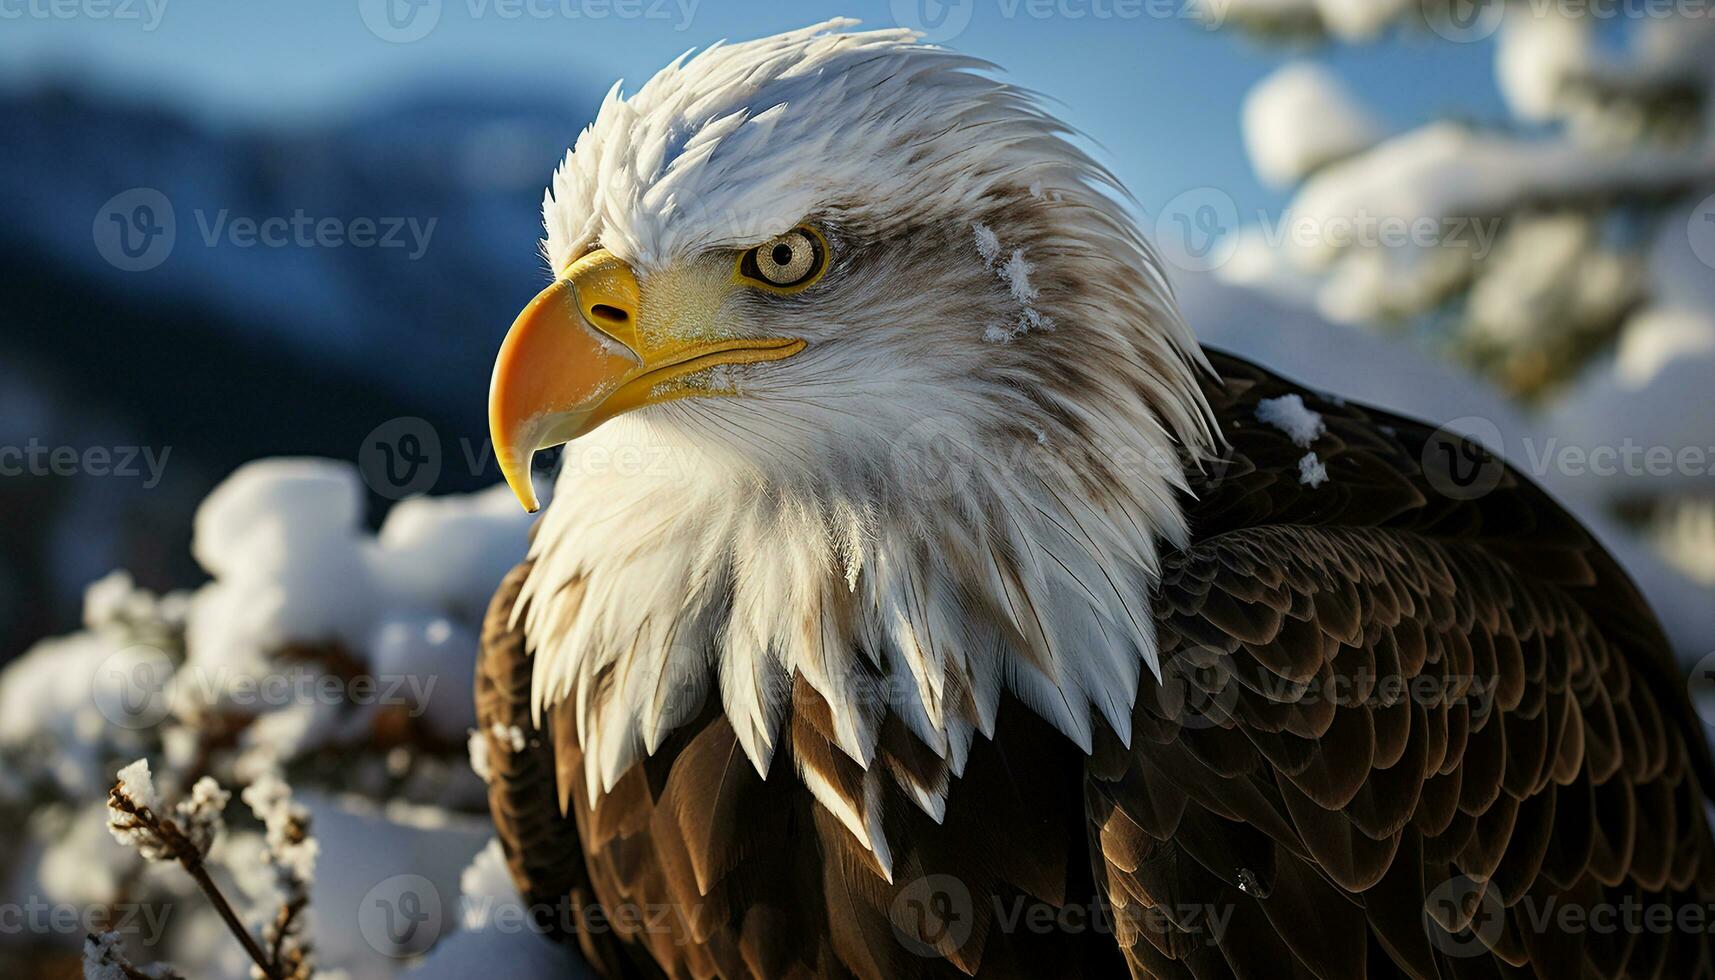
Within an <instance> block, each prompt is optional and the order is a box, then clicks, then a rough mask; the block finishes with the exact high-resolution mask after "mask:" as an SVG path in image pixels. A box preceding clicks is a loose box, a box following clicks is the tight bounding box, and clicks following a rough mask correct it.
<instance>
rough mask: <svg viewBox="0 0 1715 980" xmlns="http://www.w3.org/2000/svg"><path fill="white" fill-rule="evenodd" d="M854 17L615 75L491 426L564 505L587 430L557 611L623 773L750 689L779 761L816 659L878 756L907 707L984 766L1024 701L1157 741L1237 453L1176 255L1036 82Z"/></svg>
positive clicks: (543, 697) (599, 739) (564, 507)
mask: <svg viewBox="0 0 1715 980" xmlns="http://www.w3.org/2000/svg"><path fill="white" fill-rule="evenodd" d="M852 23H853V22H851V21H831V22H829V23H826V24H821V25H817V26H814V27H810V28H807V29H804V30H800V31H795V32H792V33H787V34H783V35H779V36H776V37H771V38H766V39H762V40H758V41H752V42H747V43H741V44H730V45H715V46H713V47H711V48H708V49H707V50H704V51H702V52H701V53H699V54H696V55H695V56H694V57H692V56H689V55H687V56H685V57H681V58H680V59H678V60H677V61H675V62H673V63H672V64H670V65H669V66H667V67H666V68H664V69H663V70H662V71H661V72H660V73H658V74H657V75H655V76H654V77H653V78H652V79H650V80H649V81H648V82H647V83H646V84H645V85H643V87H642V88H641V89H639V90H638V91H637V92H636V93H635V94H633V95H630V96H628V97H627V96H624V95H622V94H621V93H620V91H619V88H618V86H615V88H614V89H613V90H612V91H610V92H609V94H608V96H607V98H606V100H605V101H604V103H603V105H602V107H601V110H600V113H599V115H598V116H597V118H596V119H595V121H594V122H593V123H592V124H591V125H590V126H589V128H587V129H586V130H585V131H584V132H583V133H582V134H581V135H580V136H579V137H578V139H577V142H576V145H575V146H574V148H573V149H572V151H571V152H570V153H569V154H568V155H567V156H566V158H565V161H564V162H563V163H562V165H561V166H560V168H559V170H558V171H557V172H556V173H555V175H554V178H553V183H552V186H551V187H550V189H549V191H548V193H547V195H546V197H545V199H544V202H543V215H544V221H545V225H546V229H547V235H546V239H545V241H544V242H543V252H544V254H545V256H546V258H547V260H548V263H549V266H550V271H551V274H552V276H553V282H552V284H551V285H549V286H548V287H547V288H546V289H544V290H543V291H542V292H541V293H540V294H539V295H538V296H536V298H535V299H533V300H532V301H531V302H530V303H529V305H528V306H527V307H526V308H525V310H524V312H523V313H522V314H520V315H519V317H518V318H517V320H516V322H515V323H514V324H513V325H512V328H511V330H510V332H509V333H508V334H507V336H506V339H505V341H504V343H503V345H502V347H501V350H500V354H499V357H498V360H497V362H496V365H495V368H494V375H493V383H492V388H491V393H490V402H489V420H490V425H491V429H492V435H493V439H494V444H495V449H496V453H497V457H498V459H499V460H500V462H501V464H502V467H503V470H504V472H505V475H506V478H507V480H508V481H509V483H510V484H511V486H512V488H513V489H514V491H516V493H517V495H518V497H519V499H520V501H521V502H522V503H523V504H524V506H525V507H526V508H529V509H531V510H534V509H536V506H537V498H536V494H535V490H534V488H533V487H532V484H531V470H530V460H531V457H532V455H533V454H534V453H535V452H536V451H538V450H540V449H543V448H545V447H549V446H555V445H559V444H562V443H568V442H571V443H572V445H570V446H569V447H568V448H567V450H566V451H565V452H564V453H563V454H562V460H561V469H560V474H559V476H558V479H557V484H556V489H555V494H554V499H553V502H552V504H551V505H550V506H549V508H548V510H547V513H546V515H545V517H544V519H543V521H542V522H541V524H540V526H539V528H538V533H537V535H536V538H535V540H534V544H533V546H532V557H533V558H534V560H535V564H534V566H533V571H532V573H531V575H530V578H529V580H528V583H527V585H526V587H525V594H524V596H523V598H524V600H525V601H524V602H521V603H520V606H521V607H522V608H525V609H526V611H525V612H524V613H523V614H522V615H523V618H524V621H525V626H526V630H527V632H528V634H529V635H530V637H531V642H532V646H533V647H534V648H535V649H536V651H537V653H536V657H537V660H536V666H535V670H536V675H535V679H534V698H535V701H536V704H537V707H538V710H541V709H542V708H545V707H548V706H551V705H554V704H557V703H560V702H563V701H566V700H567V699H571V700H573V701H575V702H576V707H577V719H578V722H577V724H578V727H579V733H580V737H582V738H583V740H584V741H585V744H586V749H588V750H589V751H587V753H586V758H587V759H588V760H589V766H590V779H591V782H592V787H593V786H595V785H596V784H598V783H608V782H610V781H611V779H612V777H613V775H614V774H615V773H617V772H619V771H621V768H622V767H623V766H624V765H625V764H627V763H628V762H629V761H631V760H632V759H633V758H635V756H636V754H637V753H638V752H639V751H641V752H651V751H653V750H654V747H655V746H656V745H658V744H660V742H661V739H662V737H663V736H664V734H665V733H666V732H667V731H669V730H670V729H671V728H672V727H673V726H674V725H675V724H677V723H678V722H679V721H681V720H683V719H684V718H685V717H687V715H688V713H689V712H691V711H692V710H693V706H692V702H694V701H695V700H696V699H698V698H701V697H703V696H704V694H705V693H706V692H709V691H713V690H717V689H718V692H719V696H720V697H721V699H722V701H723V707H724V709H725V710H726V712H727V714H728V715H729V716H730V717H732V718H733V720H734V726H735V728H736V729H738V730H739V733H740V740H741V742H742V744H743V745H744V748H745V751H746V752H747V753H749V754H750V756H751V759H752V761H753V762H755V763H756V765H757V767H758V768H759V769H766V766H767V760H768V758H769V756H770V754H771V751H772V746H773V743H774V735H775V731H774V730H775V728H776V725H777V722H778V719H779V714H780V711H781V705H782V703H783V701H784V699H785V697H786V692H787V691H788V689H789V687H790V684H791V683H792V681H793V678H795V677H796V678H800V679H802V680H803V681H804V682H806V683H808V684H810V685H811V686H812V687H813V688H814V689H815V690H816V691H817V692H819V693H820V694H821V695H822V696H823V697H824V698H825V699H826V700H828V701H829V703H830V704H831V705H832V706H833V713H834V715H835V716H836V717H835V719H834V723H835V726H836V727H837V728H838V729H839V736H840V742H841V745H842V747H843V748H845V750H846V751H848V752H849V753H851V754H852V755H854V757H858V758H860V759H864V758H865V753H867V752H870V751H872V750H873V744H874V733H873V728H874V726H875V725H876V724H878V723H879V721H878V719H880V718H881V717H882V716H883V715H884V714H886V713H887V712H890V711H891V712H894V713H896V714H899V715H900V716H901V717H905V718H906V720H907V721H908V723H909V724H911V726H912V728H913V730H915V731H916V732H917V733H918V734H919V735H920V736H921V737H922V738H923V739H924V741H925V742H926V744H929V745H931V746H932V747H934V748H935V749H936V750H937V751H941V752H944V753H945V752H952V753H954V754H955V755H957V754H959V753H962V751H963V746H964V745H965V744H967V743H968V740H969V737H970V733H971V731H972V730H982V729H983V728H984V727H985V726H987V725H992V722H993V717H994V710H995V703H996V701H997V699H998V698H999V695H1000V692H1001V690H1002V689H1003V688H1009V689H1011V690H1013V691H1014V692H1015V693H1017V694H1019V695H1020V696H1021V697H1022V698H1023V699H1024V700H1025V701H1026V702H1027V703H1030V704H1031V705H1032V706H1033V707H1036V708H1037V710H1038V711H1039V712H1041V713H1043V714H1044V715H1045V716H1047V717H1050V718H1051V720H1053V721H1054V722H1055V723H1056V724H1058V725H1060V726H1061V727H1062V728H1063V729H1064V730H1066V731H1067V732H1068V733H1069V734H1071V735H1072V736H1073V737H1074V738H1077V739H1080V740H1082V741H1086V742H1087V740H1088V738H1089V715H1090V712H1091V711H1092V710H1094V711H1098V712H1100V713H1101V714H1102V715H1103V716H1105V717H1107V718H1108V719H1109V721H1110V723H1111V724H1113V725H1115V726H1116V727H1119V728H1122V729H1129V708H1130V705H1129V701H1128V700H1127V699H1128V698H1129V697H1130V696H1131V695H1130V694H1127V693H1124V692H1134V691H1135V690H1136V689H1137V683H1136V682H1137V676H1138V674H1137V671H1138V669H1139V666H1140V665H1141V664H1148V663H1152V660H1151V658H1152V655H1153V647H1152V642H1153V640H1152V637H1151V636H1150V635H1149V631H1150V627H1149V625H1148V622H1149V620H1148V616H1147V615H1146V612H1147V611H1146V610H1137V609H1131V608H1128V603H1130V602H1133V601H1135V597H1136V596H1139V595H1144V594H1147V589H1141V590H1140V589H1139V586H1140V585H1144V584H1145V583H1146V582H1147V580H1148V578H1149V576H1150V575H1152V574H1153V572H1154V566H1155V560H1156V551H1155V548H1156V541H1157V538H1160V537H1165V538H1167V539H1177V538H1181V537H1182V536H1183V533H1184V528H1183V521H1182V518H1181V516H1180V513H1179V510H1178V507H1177V505H1176V503H1175V494H1176V492H1177V491H1178V490H1179V489H1180V488H1182V487H1183V486H1184V476H1183V466H1184V465H1185V462H1186V460H1187V459H1188V458H1191V457H1194V456H1195V454H1196V453H1197V452H1198V451H1199V450H1200V449H1203V448H1206V447H1207V446H1208V445H1209V444H1210V443H1211V442H1212V441H1213V439H1214V438H1215V436H1214V434H1213V432H1212V427H1211V422H1210V421H1209V417H1208V412H1207V408H1206V406H1205V405H1204V403H1203V400H1202V396H1201V394H1200V393H1199V387H1198V379H1197V369H1198V365H1199V364H1200V363H1201V354H1200V352H1199V350H1198V348H1197V345H1196V344H1195V342H1194V340H1193V339H1192V337H1191V335H1190V333H1189V332H1188V331H1187V329H1186V328H1185V326H1184V325H1183V323H1182V322H1181V321H1180V319H1179V317H1178V316H1177V314H1176V312H1175V309H1174V305H1173V302H1172V299H1171V294H1170V291H1169V289H1168V287H1167V284H1166V281H1165V278H1164V276H1163V274H1162V271H1161V269H1160V266H1159V264H1158V262H1157V261H1156V259H1155V257H1154V254H1153V252H1152V251H1151V250H1150V248H1149V246H1148V245H1147V244H1146V243H1145V242H1144V240H1143V239H1142V237H1141V236H1140V235H1139V233H1138V232H1137V230H1136V228H1135V226H1134V224H1133V223H1132V221H1131V219H1130V218H1129V217H1128V215H1127V214H1126V211H1125V209H1124V207H1123V206H1122V205H1121V204H1120V203H1119V202H1118V201H1117V200H1116V194H1117V193H1118V190H1117V185H1116V184H1115V181H1114V179H1113V178H1112V176H1111V175H1110V174H1108V173H1107V172H1106V171H1105V170H1103V169H1102V168H1101V167H1100V166H1099V165H1098V164H1096V163H1094V162H1093V161H1092V160H1091V159H1090V158H1089V157H1088V156H1087V155H1085V154H1084V153H1083V152H1082V151H1080V150H1079V149H1077V148H1076V147H1075V146H1074V145H1073V144H1072V143H1070V142H1069V141H1068V140H1067V138H1066V135H1067V131H1066V129H1065V127H1064V126H1062V125H1061V124H1059V123H1058V122H1056V121H1055V120H1054V119H1053V118H1051V117H1050V116H1049V115H1047V114H1046V113H1045V112H1044V111H1043V110H1042V109H1041V108H1040V107H1039V106H1038V105H1037V103H1036V101H1035V100H1034V99H1033V98H1032V97H1031V96H1030V95H1029V94H1028V93H1025V92H1023V91H1021V90H1020V89H1018V88H1016V87H1013V86H1011V85H1008V84H1006V83H1004V82H1002V81H999V80H997V79H995V78H994V77H992V73H991V66H989V65H987V64H986V63H984V62H981V61H979V60H976V59H973V58H970V57H966V56H962V55H960V54H957V53H954V52H952V51H949V50H946V49H944V48H939V47H935V46H931V45H925V44H919V43H917V41H916V39H915V37H914V35H913V34H912V33H911V32H909V31H903V30H884V31H872V32H862V33H856V32H851V31H848V30H847V28H849V27H850V26H851V24H852ZM1128 577H1129V578H1130V579H1131V580H1130V581H1126V580H1125V579H1127V578H1128ZM972 611H981V612H986V613H992V616H991V617H988V618H984V617H978V616H972V615H970V613H971V612H972ZM859 675H864V676H868V677H871V678H872V679H873V678H875V677H880V678H882V679H884V681H886V683H885V684H884V685H883V686H882V687H881V688H880V689H881V690H884V691H885V693H884V694H882V695H880V696H879V697H876V696H870V695H865V696H858V695H855V694H853V692H852V690H851V688H850V686H849V685H851V684H852V683H854V681H853V678H855V677H857V676H859ZM869 690H871V691H873V690H876V688H870V689H869ZM668 691H671V692H675V693H674V695H673V696H671V697H669V696H666V695H665V694H664V693H663V692H668ZM685 692H690V694H691V696H687V695H686V694H685ZM877 701H879V702H881V703H879V704H877V703H876V702H877ZM591 746H594V748H593V749H592V748H591Z"/></svg>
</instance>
